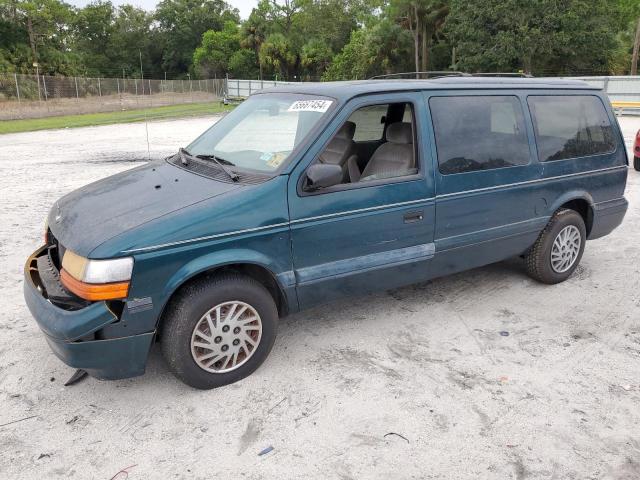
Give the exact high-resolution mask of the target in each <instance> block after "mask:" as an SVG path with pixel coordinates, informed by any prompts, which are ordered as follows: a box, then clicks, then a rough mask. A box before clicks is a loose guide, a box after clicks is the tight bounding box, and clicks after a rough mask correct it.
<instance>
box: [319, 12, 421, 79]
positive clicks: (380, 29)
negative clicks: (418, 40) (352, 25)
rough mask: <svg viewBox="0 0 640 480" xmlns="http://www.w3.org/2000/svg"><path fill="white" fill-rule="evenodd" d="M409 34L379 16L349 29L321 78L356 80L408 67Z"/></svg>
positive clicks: (410, 40)
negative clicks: (348, 36)
mask: <svg viewBox="0 0 640 480" xmlns="http://www.w3.org/2000/svg"><path fill="white" fill-rule="evenodd" d="M411 50H412V38H411V35H410V34H409V32H408V31H407V30H404V29H403V28H401V27H400V26H399V25H397V24H395V23H393V22H391V21H389V20H388V19H382V20H378V21H376V23H375V24H374V25H373V26H371V27H364V28H362V29H360V30H355V31H353V32H352V33H351V39H350V40H349V43H348V44H347V45H345V47H344V49H343V50H342V51H341V52H340V53H339V54H337V55H336V56H335V57H334V59H333V61H332V63H331V65H330V66H329V68H328V69H327V70H326V72H325V74H324V75H323V76H322V79H323V80H354V79H355V80H357V79H363V78H369V77H371V76H374V75H379V74H388V73H394V72H397V71H406V70H408V69H410V68H411V63H412V62H411Z"/></svg>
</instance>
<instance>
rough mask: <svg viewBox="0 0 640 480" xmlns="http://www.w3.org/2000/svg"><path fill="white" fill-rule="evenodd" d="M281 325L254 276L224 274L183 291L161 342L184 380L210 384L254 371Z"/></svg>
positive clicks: (269, 298) (227, 381) (167, 317)
mask: <svg viewBox="0 0 640 480" xmlns="http://www.w3.org/2000/svg"><path fill="white" fill-rule="evenodd" d="M277 328H278V311H277V308H276V304H275V302H274V300H273V298H272V296H271V294H270V293H269V291H268V290H267V289H266V288H265V287H264V286H263V285H261V284H260V283H258V282H257V281H255V280H254V279H252V278H250V277H246V276H243V275H237V274H224V275H221V276H217V277H212V278H211V277H210V278H205V279H203V280H199V281H196V282H195V283H193V284H191V285H188V286H186V287H185V288H184V289H183V290H182V291H181V292H180V293H179V295H178V297H177V298H176V299H174V300H173V301H172V302H171V305H170V306H169V308H168V310H167V313H166V315H165V317H164V321H163V328H162V333H161V337H160V342H161V347H162V353H163V356H164V358H165V360H166V362H167V364H168V365H169V369H170V370H171V371H172V372H173V373H174V374H175V375H176V376H177V377H178V378H179V379H180V380H182V381H183V382H184V383H186V384H187V385H190V386H192V387H195V388H199V389H210V388H215V387H220V386H223V385H228V384H230V383H234V382H237V381H238V380H241V379H242V378H244V377H247V376H249V375H250V374H251V373H253V372H254V371H255V370H256V369H257V368H258V367H259V366H260V365H261V364H262V362H264V360H265V359H266V358H267V356H268V355H269V352H270V351H271V348H272V347H273V343H274V341H275V338H276V333H277Z"/></svg>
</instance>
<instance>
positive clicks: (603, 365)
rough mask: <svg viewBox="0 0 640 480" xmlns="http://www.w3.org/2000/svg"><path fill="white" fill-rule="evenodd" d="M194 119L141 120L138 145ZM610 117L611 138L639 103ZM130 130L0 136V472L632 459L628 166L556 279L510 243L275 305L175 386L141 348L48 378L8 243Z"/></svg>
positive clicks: (612, 470) (637, 269)
mask: <svg viewBox="0 0 640 480" xmlns="http://www.w3.org/2000/svg"><path fill="white" fill-rule="evenodd" d="M212 121H213V119H212V118H201V119H189V120H178V121H170V122H157V123H151V124H149V137H150V142H151V157H153V158H155V157H158V156H161V155H164V154H168V153H170V152H172V151H175V150H176V148H177V147H178V146H182V145H185V144H186V143H188V141H189V140H190V139H192V138H193V137H194V136H195V135H196V134H198V133H199V132H201V131H202V130H203V129H205V128H206V127H207V126H208V125H209V124H211V123H212ZM621 123H622V125H623V127H624V129H625V135H626V138H627V140H628V142H629V143H630V142H631V140H632V138H633V134H634V133H635V130H637V129H638V128H640V118H636V119H630V118H623V119H622V120H621ZM144 139H145V127H144V125H141V124H134V125H113V126H105V127H94V128H83V129H75V130H60V131H48V132H38V133H24V134H16V135H5V136H0V144H1V148H0V192H2V208H0V267H1V269H0V285H1V286H2V297H1V299H0V305H1V307H2V309H1V311H2V314H1V316H0V472H1V473H0V477H2V478H3V479H4V478H6V479H19V478H24V479H35V478H38V479H39V478H61V477H64V478H76V479H85V478H97V479H105V480H107V479H111V478H112V477H114V475H115V476H116V477H115V478H118V479H123V478H125V476H126V475H125V473H120V474H118V472H119V471H120V470H121V469H125V468H126V467H129V468H128V470H127V471H128V472H129V478H130V479H132V480H134V479H148V478H154V479H155V478H159V479H165V478H202V479H204V478H209V479H210V478H245V479H258V478H285V479H289V478H296V479H301V478H321V479H329V478H340V479H369V478H394V479H395V478H402V479H405V478H416V479H417V478H420V479H424V478H438V479H440V478H447V479H456V480H457V479H516V480H525V479H576V480H577V479H608V480H613V479H618V480H623V479H624V480H631V479H637V478H640V409H639V408H638V405H639V404H640V375H639V373H640V226H639V225H640V223H639V222H640V213H639V210H638V209H639V207H640V173H638V172H635V171H633V170H630V171H629V182H628V188H627V193H626V195H627V198H628V199H629V201H630V203H631V205H630V210H629V213H628V214H627V218H626V220H625V222H624V224H623V225H622V226H621V227H620V228H619V229H618V230H617V231H615V232H614V233H613V234H612V235H610V236H609V237H606V238H604V239H601V240H597V241H594V242H590V243H589V244H588V245H587V248H586V252H585V255H584V258H583V260H582V264H581V266H580V267H579V269H578V270H577V272H576V274H575V275H574V276H573V277H572V278H571V279H570V280H568V281H567V282H565V283H563V284H561V285H557V286H552V287H550V286H544V285H541V284H538V283H535V282H534V281H532V280H530V279H529V278H528V277H526V276H525V274H524V272H523V268H522V265H521V263H520V261H518V260H513V261H509V262H504V263H500V264H496V265H493V266H489V267H486V268H481V269H476V270H473V271H469V272H465V273H461V274H458V275H454V276H451V277H447V278H442V279H438V280H435V281H432V282H428V283H425V284H420V285H416V286H413V287H409V288H402V289H398V290H394V291H390V292H385V293H380V294H377V295H372V296H367V297H363V298H357V299H352V300H348V301H345V302H342V303H337V304H332V305H329V306H325V307H322V308H317V309H314V310H311V311H307V312H304V313H301V314H297V315H295V316H291V317H289V318H286V319H284V320H283V321H282V323H281V328H280V332H279V338H278V340H277V342H276V345H275V348H274V350H273V352H272V353H271V356H270V358H269V359H268V360H267V361H266V363H265V364H264V365H263V366H262V368H260V369H259V370H258V372H256V373H255V374H254V375H253V376H251V377H250V378H248V379H246V380H244V381H242V382H240V383H237V384H235V385H232V386H229V387H226V388H222V389H218V390H214V391H207V392H202V391H195V390H192V389H190V388H188V387H186V386H184V385H183V384H181V383H180V382H178V381H177V380H176V379H175V378H174V377H173V376H172V375H171V374H170V373H169V372H168V371H167V369H166V367H165V365H164V363H163V361H162V358H161V356H160V355H159V352H158V349H154V350H153V351H152V354H151V358H150V361H149V366H148V369H147V373H146V375H144V376H142V377H138V378H134V379H129V380H124V381H115V382H101V381H97V380H94V379H87V380H85V381H83V382H81V383H79V384H77V385H75V386H73V387H67V388H65V387H63V386H62V384H63V383H64V381H65V380H67V379H68V378H69V376H70V375H71V373H72V371H71V370H70V369H69V368H68V367H66V366H65V365H63V364H62V363H61V362H60V361H59V360H57V359H56V358H55V357H54V355H53V354H52V353H51V352H50V350H49V348H48V346H47V344H46V343H45V340H44V338H43V336H42V335H41V333H40V332H39V331H38V328H37V327H36V324H35V322H34V321H33V319H32V318H31V317H30V314H29V312H28V311H27V308H26V307H25V306H24V303H23V299H22V266H23V262H24V260H25V259H26V257H27V256H28V254H30V253H31V251H32V250H34V249H35V248H36V247H37V246H38V245H39V244H40V242H41V236H42V229H43V221H44V218H45V214H46V213H47V210H48V209H49V206H50V205H51V204H52V202H53V201H54V200H55V199H56V198H58V197H59V196H61V195H63V194H64V193H66V192H68V191H70V190H72V189H74V188H76V187H79V186H81V185H83V184H85V183H87V182H89V181H92V180H95V179H98V178H100V177H104V176H106V175H109V174H112V173H116V172H118V171H121V170H124V169H127V168H130V167H132V166H133V165H134V164H135V163H132V162H136V161H140V160H141V159H145V158H146V156H147V151H146V144H145V140H144ZM501 332H503V334H501ZM504 332H507V333H508V335H507V334H506V333H504ZM10 422H15V423H10ZM267 447H273V450H272V451H271V452H270V453H267V454H264V455H259V453H260V452H261V451H263V450H264V449H266V448H267Z"/></svg>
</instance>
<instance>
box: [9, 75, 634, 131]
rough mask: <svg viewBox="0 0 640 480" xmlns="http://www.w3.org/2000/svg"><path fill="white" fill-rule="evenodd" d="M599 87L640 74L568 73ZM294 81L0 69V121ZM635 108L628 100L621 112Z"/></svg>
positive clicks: (615, 87) (610, 88)
mask: <svg viewBox="0 0 640 480" xmlns="http://www.w3.org/2000/svg"><path fill="white" fill-rule="evenodd" d="M573 78H576V79H580V80H585V81H586V82H587V83H590V84H592V85H595V86H598V87H600V88H602V89H603V90H604V91H605V92H607V94H608V95H609V98H610V99H611V101H612V102H614V105H615V102H622V103H629V102H640V76H635V77H615V76H608V77H605V76H599V77H595V76H593V77H573ZM293 83H297V82H283V81H274V80H243V79H224V78H220V79H201V80H192V79H184V80H152V79H148V78H145V79H140V78H86V77H61V76H48V75H21V74H13V73H0V121H2V120H15V119H22V118H38V117H48V116H56V115H69V114H79V113H95V112H109V111H115V110H133V109H138V108H149V107H159V106H164V105H176V104H188V103H199V102H212V101H217V100H222V99H223V98H227V97H239V98H246V97H248V96H249V95H251V94H252V93H254V92H257V91H259V90H262V89H264V88H270V87H275V86H282V85H290V84H293ZM627 112H628V113H636V114H638V113H640V108H638V107H634V106H631V105H627V106H626V107H625V113H627Z"/></svg>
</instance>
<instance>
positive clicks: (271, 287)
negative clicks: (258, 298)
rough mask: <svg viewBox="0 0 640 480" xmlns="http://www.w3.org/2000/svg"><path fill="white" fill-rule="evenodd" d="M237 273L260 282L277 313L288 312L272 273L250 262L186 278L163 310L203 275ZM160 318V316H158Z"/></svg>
mask: <svg viewBox="0 0 640 480" xmlns="http://www.w3.org/2000/svg"><path fill="white" fill-rule="evenodd" d="M225 272H226V273H239V274H241V275H246V276H247V277H251V278H253V279H254V280H256V281H258V282H259V283H261V284H262V285H263V286H264V287H265V288H266V289H267V290H268V291H269V293H270V294H271V297H272V298H273V301H274V302H276V307H277V308H278V315H279V316H281V317H283V316H285V315H286V314H287V313H288V307H287V299H286V296H285V294H284V292H283V291H282V289H281V288H280V285H279V284H278V281H277V280H276V278H275V276H274V275H273V273H271V272H270V271H269V270H268V269H266V268H264V267H261V266H260V265H255V264H251V263H234V264H229V265H222V266H219V267H214V268H211V269H209V270H205V271H203V272H200V273H198V274H197V275H194V276H193V277H191V278H189V279H188V280H186V281H185V282H184V283H182V284H181V285H180V286H179V287H178V288H176V289H175V291H174V292H173V293H172V294H171V297H170V298H169V300H168V301H167V303H166V304H165V307H164V310H166V308H167V305H169V304H170V303H171V301H172V300H173V299H174V298H175V297H176V296H177V295H179V294H180V291H181V290H182V289H183V288H184V287H186V286H187V285H189V284H191V283H193V282H197V281H198V280H201V279H202V278H204V277H208V276H213V275H218V274H220V273H225ZM163 314H164V312H163ZM160 318H162V316H161V317H160Z"/></svg>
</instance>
